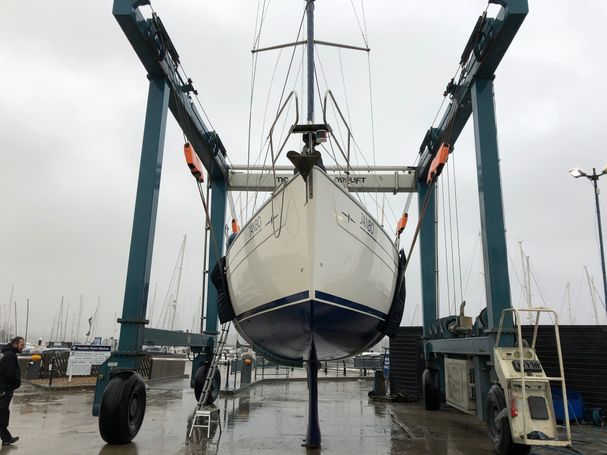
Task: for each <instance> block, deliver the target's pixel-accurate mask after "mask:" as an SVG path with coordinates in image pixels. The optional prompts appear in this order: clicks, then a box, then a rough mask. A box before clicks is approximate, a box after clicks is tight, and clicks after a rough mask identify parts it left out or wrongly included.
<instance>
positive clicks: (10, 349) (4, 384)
mask: <svg viewBox="0 0 607 455" xmlns="http://www.w3.org/2000/svg"><path fill="white" fill-rule="evenodd" d="M24 347H25V340H24V339H23V338H22V337H15V338H13V339H12V340H11V342H10V343H9V344H7V345H6V346H3V347H2V349H1V350H0V438H1V439H2V445H3V446H7V445H9V444H13V443H15V442H17V441H18V440H19V437H18V436H13V435H11V432H10V431H8V421H9V418H10V415H11V413H10V411H9V409H8V407H9V405H10V404H11V400H12V398H13V392H14V391H15V390H17V389H18V388H19V387H21V372H20V371H19V361H18V359H17V354H20V353H21V351H23V348H24Z"/></svg>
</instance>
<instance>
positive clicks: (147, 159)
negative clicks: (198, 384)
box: [92, 0, 229, 416]
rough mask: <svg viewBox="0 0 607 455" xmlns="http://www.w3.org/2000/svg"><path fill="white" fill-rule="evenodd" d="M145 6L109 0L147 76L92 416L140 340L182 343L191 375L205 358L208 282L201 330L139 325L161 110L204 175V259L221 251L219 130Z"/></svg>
mask: <svg viewBox="0 0 607 455" xmlns="http://www.w3.org/2000/svg"><path fill="white" fill-rule="evenodd" d="M148 4H149V0H114V4H113V15H114V17H115V18H116V20H117V21H118V23H119V25H120V27H121V28H122V30H123V31H124V33H125V35H126V36H127V38H128V39H129V41H130V43H131V45H132V46H133V49H134V50H135V52H136V53H137V56H138V57H139V59H140V60H141V62H142V63H143V65H144V67H145V69H146V71H147V73H148V75H147V77H148V79H149V81H150V82H149V92H148V101H147V109H146V118H145V127H144V134H143V145H142V150H141V162H140V167H139V180H138V184H137V198H136V202H135V213H134V218H133V231H132V234H131V246H130V252H129V262H128V270H127V279H126V289H125V294H124V303H123V308H122V317H121V318H120V319H119V320H118V322H120V324H121V327H120V342H119V346H118V350H117V351H116V352H114V353H112V355H111V357H110V358H109V359H108V360H107V361H106V362H105V363H104V364H103V365H102V366H101V368H100V371H99V376H98V378H97V385H96V388H95V398H94V401H93V409H92V412H93V415H94V416H99V411H100V406H101V400H102V397H103V393H104V391H105V388H106V387H107V385H108V383H109V381H110V380H111V378H112V377H114V376H115V375H116V374H120V373H122V372H136V371H137V370H138V369H139V367H140V361H141V360H142V358H143V357H144V353H142V346H143V345H144V344H145V345H164V346H190V347H191V349H192V351H193V352H195V353H196V357H195V358H194V361H193V363H192V377H194V373H195V371H196V369H197V368H198V366H199V365H200V364H201V363H203V362H206V361H209V360H210V356H211V355H212V353H213V347H214V343H215V337H216V335H217V333H218V330H217V329H218V321H217V291H216V290H215V288H214V286H213V285H212V284H211V282H210V280H209V281H208V286H207V296H208V298H207V319H206V326H205V333H204V334H196V333H187V332H176V331H168V330H160V329H153V328H146V327H145V325H146V324H148V323H149V321H147V320H146V319H145V317H146V311H147V300H148V292H149V285H150V270H151V265H152V253H153V247H154V232H155V227H156V215H157V209H158V195H159V191H160V177H161V171H162V155H163V149H164V135H165V130H166V120H167V114H168V110H169V109H170V110H171V112H172V113H173V115H174V117H175V119H176V120H177V122H178V123H179V125H180V127H181V128H182V130H183V131H184V132H185V133H186V135H187V136H188V139H189V141H190V142H191V143H192V145H193V147H194V150H195V151H196V153H197V155H198V157H199V158H200V160H201V161H202V163H203V164H204V166H205V168H206V169H207V171H208V174H209V178H210V181H211V214H210V216H211V220H210V223H211V230H212V232H211V235H212V236H213V237H214V238H215V239H216V240H217V241H216V246H217V248H211V249H210V250H209V262H208V263H209V264H215V263H216V262H217V259H219V257H220V256H221V255H222V254H223V244H224V241H223V240H224V230H223V227H224V223H225V215H226V193H227V181H228V171H229V167H228V165H227V163H226V160H225V156H226V151H225V148H224V146H223V144H222V142H221V140H220V139H219V136H218V135H217V134H216V133H215V132H214V131H211V130H209V129H208V128H207V126H206V125H205V123H204V121H203V120H202V117H201V116H200V114H199V113H198V111H197V110H196V107H195V106H194V104H193V103H192V100H191V97H190V93H191V92H194V93H196V92H195V90H194V88H193V86H192V81H191V80H187V81H186V80H183V78H182V77H181V75H180V74H179V72H178V66H179V54H178V53H177V51H176V49H175V47H174V46H173V44H172V42H171V40H170V38H169V36H168V34H167V32H166V30H165V28H164V26H163V25H162V22H161V21H160V19H159V18H158V17H157V16H156V14H155V13H154V14H152V17H151V18H147V19H146V18H145V17H144V16H143V14H142V13H141V11H140V10H139V7H140V6H143V5H148ZM214 245H215V242H214ZM216 249H218V250H219V251H216Z"/></svg>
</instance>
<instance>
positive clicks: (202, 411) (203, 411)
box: [188, 322, 231, 439]
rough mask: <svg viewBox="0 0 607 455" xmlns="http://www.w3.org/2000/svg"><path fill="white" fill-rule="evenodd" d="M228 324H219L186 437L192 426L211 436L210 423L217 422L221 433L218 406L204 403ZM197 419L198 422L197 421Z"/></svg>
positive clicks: (228, 330) (225, 338) (227, 331)
mask: <svg viewBox="0 0 607 455" xmlns="http://www.w3.org/2000/svg"><path fill="white" fill-rule="evenodd" d="M230 325H231V322H226V323H225V324H223V325H222V326H221V334H220V336H219V341H218V342H217V346H216V349H215V352H214V353H213V357H212V359H211V364H210V366H209V370H208V371H207V376H206V378H205V380H204V385H203V386H202V391H201V393H200V399H199V400H198V403H197V404H196V409H195V410H194V417H193V418H192V426H191V427H190V431H189V432H188V439H191V438H192V432H193V431H194V428H206V429H207V438H209V437H210V436H211V423H217V424H218V426H219V434H221V420H220V418H219V408H217V407H215V406H210V405H206V404H205V403H206V401H207V399H208V397H209V394H210V393H211V387H212V384H213V378H214V377H215V372H216V371H217V366H218V365H219V359H220V358H221V354H222V353H223V348H224V346H225V344H226V341H227V339H228V333H229V332H230ZM214 415H216V416H217V418H216V419H213V416H214ZM199 419H200V423H199V422H198V420H199Z"/></svg>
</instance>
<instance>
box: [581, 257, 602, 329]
mask: <svg viewBox="0 0 607 455" xmlns="http://www.w3.org/2000/svg"><path fill="white" fill-rule="evenodd" d="M584 270H585V271H586V280H588V289H589V290H590V299H591V301H592V308H593V309H594V319H595V321H596V325H599V312H598V311H597V309H596V299H595V298H594V290H593V289H592V288H593V286H592V281H591V280H590V274H589V273H588V267H586V266H584Z"/></svg>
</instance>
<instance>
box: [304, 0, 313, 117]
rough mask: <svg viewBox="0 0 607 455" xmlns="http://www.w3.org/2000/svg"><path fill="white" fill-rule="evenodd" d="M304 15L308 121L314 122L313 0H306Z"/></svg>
mask: <svg viewBox="0 0 607 455" xmlns="http://www.w3.org/2000/svg"><path fill="white" fill-rule="evenodd" d="M307 2H308V3H307V5H306V17H307V21H308V27H307V31H308V38H307V51H308V115H307V121H308V123H314V0H307Z"/></svg>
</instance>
